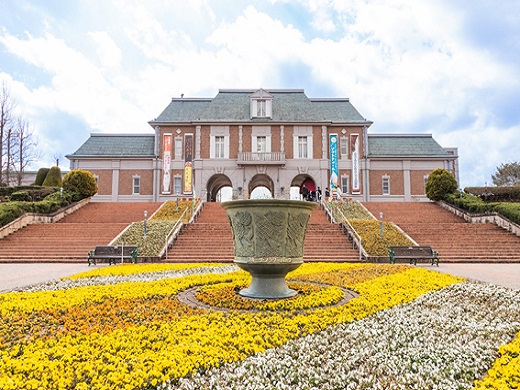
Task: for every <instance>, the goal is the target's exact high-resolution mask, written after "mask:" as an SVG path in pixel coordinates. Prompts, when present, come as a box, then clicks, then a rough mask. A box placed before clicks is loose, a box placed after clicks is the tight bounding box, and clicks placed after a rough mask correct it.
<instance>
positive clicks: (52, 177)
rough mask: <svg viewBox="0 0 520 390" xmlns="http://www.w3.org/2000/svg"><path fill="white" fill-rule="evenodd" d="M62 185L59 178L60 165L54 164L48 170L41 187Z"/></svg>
mask: <svg viewBox="0 0 520 390" xmlns="http://www.w3.org/2000/svg"><path fill="white" fill-rule="evenodd" d="M62 185H63V181H62V179H61V169H60V167H57V166H54V167H52V168H51V169H50V170H49V173H47V176H46V177H45V180H44V181H43V184H42V186H43V187H61V186H62Z"/></svg>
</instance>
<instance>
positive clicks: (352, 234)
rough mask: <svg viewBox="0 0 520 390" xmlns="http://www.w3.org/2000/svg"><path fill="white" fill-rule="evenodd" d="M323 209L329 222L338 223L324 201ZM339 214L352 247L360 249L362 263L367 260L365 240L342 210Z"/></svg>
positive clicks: (322, 202)
mask: <svg viewBox="0 0 520 390" xmlns="http://www.w3.org/2000/svg"><path fill="white" fill-rule="evenodd" d="M321 205H322V208H324V209H325V213H326V214H327V216H328V217H329V220H330V221H331V222H332V223H337V222H336V220H335V219H334V216H333V215H332V211H331V210H330V209H329V208H328V207H327V204H326V201H324V200H323V199H322V201H321ZM338 212H339V213H340V214H341V217H342V220H343V221H342V222H341V223H340V226H341V230H343V232H344V233H346V234H347V237H349V238H350V239H351V240H352V246H353V248H356V246H357V248H358V249H359V261H362V260H363V258H365V259H366V258H367V253H366V252H365V249H364V248H363V239H362V238H361V236H360V235H359V234H358V233H357V232H356V230H355V229H354V228H353V227H352V225H351V224H350V222H349V221H348V219H347V217H345V215H344V214H343V212H342V211H341V210H338Z"/></svg>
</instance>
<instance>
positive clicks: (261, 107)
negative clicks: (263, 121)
mask: <svg viewBox="0 0 520 390" xmlns="http://www.w3.org/2000/svg"><path fill="white" fill-rule="evenodd" d="M256 114H257V115H256V116H258V117H264V116H266V115H265V100H257V101H256Z"/></svg>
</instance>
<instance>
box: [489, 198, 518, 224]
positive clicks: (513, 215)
mask: <svg viewBox="0 0 520 390" xmlns="http://www.w3.org/2000/svg"><path fill="white" fill-rule="evenodd" d="M493 208H494V210H495V211H496V212H498V213H500V214H501V215H503V216H504V217H506V218H507V219H509V220H510V221H513V222H515V223H518V224H520V203H505V202H504V203H495V204H494V207H493Z"/></svg>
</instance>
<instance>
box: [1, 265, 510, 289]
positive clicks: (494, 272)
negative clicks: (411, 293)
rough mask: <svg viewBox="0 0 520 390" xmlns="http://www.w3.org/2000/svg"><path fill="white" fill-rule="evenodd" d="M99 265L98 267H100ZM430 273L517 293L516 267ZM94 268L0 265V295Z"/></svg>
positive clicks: (459, 268) (472, 267) (444, 268)
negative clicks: (470, 280) (462, 278)
mask: <svg viewBox="0 0 520 390" xmlns="http://www.w3.org/2000/svg"><path fill="white" fill-rule="evenodd" d="M104 266H105V265H101V266H98V267H104ZM420 266H421V267H424V268H427V269H432V270H434V271H439V272H444V273H448V274H452V275H456V276H463V277H465V278H468V279H475V280H480V281H483V282H486V283H491V284H497V285H500V286H505V287H509V288H513V289H515V290H520V263H512V264H503V263H500V264H467V263H456V264H454V263H446V264H443V263H441V264H440V266H439V267H432V266H430V265H420ZM95 267H96V266H92V267H89V266H88V265H87V264H62V263H52V264H43V263H34V264H0V292H6V291H12V290H13V289H17V288H22V287H27V286H30V285H33V284H37V283H44V282H49V281H51V280H55V279H59V278H61V277H63V276H69V275H73V274H76V273H78V272H83V271H88V270H90V269H93V268H95Z"/></svg>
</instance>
